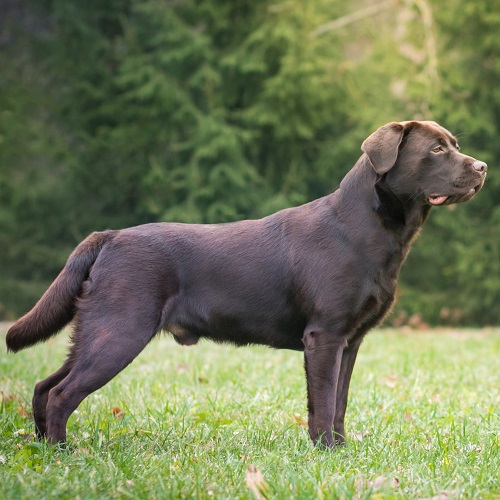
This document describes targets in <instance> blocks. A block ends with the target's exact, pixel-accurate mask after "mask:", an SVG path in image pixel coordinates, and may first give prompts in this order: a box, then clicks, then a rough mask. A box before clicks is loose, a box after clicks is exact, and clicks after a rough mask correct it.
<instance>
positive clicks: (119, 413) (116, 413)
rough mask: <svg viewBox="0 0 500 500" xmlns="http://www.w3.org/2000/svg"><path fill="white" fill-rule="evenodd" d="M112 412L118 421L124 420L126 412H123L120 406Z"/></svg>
mask: <svg viewBox="0 0 500 500" xmlns="http://www.w3.org/2000/svg"><path fill="white" fill-rule="evenodd" d="M111 412H112V413H113V415H114V416H115V417H116V418H117V419H118V420H121V419H122V418H123V415H124V411H123V410H121V409H120V408H118V406H115V407H114V408H113V409H112V410H111Z"/></svg>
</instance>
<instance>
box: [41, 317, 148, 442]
mask: <svg viewBox="0 0 500 500" xmlns="http://www.w3.org/2000/svg"><path fill="white" fill-rule="evenodd" d="M108 319H109V318H108ZM107 323H108V325H109V326H107V327H104V326H103V325H102V324H100V325H94V326H95V328H93V329H92V330H89V325H87V326H86V327H85V328H84V329H82V326H81V325H78V327H77V328H78V331H77V333H76V335H75V336H74V339H75V345H74V346H73V350H72V352H71V357H72V358H73V359H74V364H73V366H71V368H70V370H69V373H68V374H67V375H66V377H64V378H63V379H62V380H61V381H60V382H59V383H58V384H57V385H55V386H54V387H52V389H51V390H50V392H49V396H48V401H47V428H46V435H47V440H48V441H49V442H50V443H52V444H55V443H58V442H59V443H64V442H65V441H66V423H67V421H68V418H69V417H70V415H71V414H72V413H73V412H74V411H75V410H76V408H77V407H78V406H79V404H80V403H81V402H82V401H83V400H84V399H85V398H86V397H87V396H88V395H89V394H91V393H92V392H94V391H96V390H97V389H99V388H101V387H102V386H103V385H105V384H106V383H107V382H109V381H110V380H111V379H112V378H113V377H115V375H117V374H118V373H119V372H120V371H122V370H123V369H124V368H125V367H126V366H127V365H128V364H129V363H131V362H132V361H133V360H134V358H135V357H136V356H137V355H138V354H139V353H140V352H141V351H142V350H143V349H144V347H145V346H146V345H147V343H148V342H149V340H150V339H151V337H152V336H153V335H154V333H155V331H154V327H151V328H150V329H149V331H148V329H145V327H144V325H139V324H138V320H137V319H136V320H135V321H134V320H132V321H130V318H127V317H126V314H125V315H124V317H123V318H120V319H119V320H117V321H115V322H113V321H108V322H107ZM144 323H147V322H146V321H144ZM61 375H62V372H61Z"/></svg>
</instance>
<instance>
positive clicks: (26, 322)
mask: <svg viewBox="0 0 500 500" xmlns="http://www.w3.org/2000/svg"><path fill="white" fill-rule="evenodd" d="M113 233H114V231H103V232H100V233H92V234H91V235H90V236H88V237H87V238H86V239H85V240H83V241H82V242H81V243H80V244H79V245H78V246H77V247H76V248H75V250H73V253H72V254H71V255H70V256H69V258H68V261H67V262H66V265H65V266H64V268H63V270H62V271H61V272H60V273H59V276H57V278H56V279H55V280H54V282H53V283H52V284H51V285H50V287H49V288H48V290H47V291H46V292H45V293H44V294H43V296H42V298H41V299H40V300H39V301H38V302H37V303H36V305H35V307H33V309H31V311H29V312H28V313H26V314H25V315H24V316H23V317H22V318H20V319H18V320H17V321H16V322H15V323H14V324H13V325H12V326H11V327H10V328H9V331H8V332H7V338H6V342H7V349H8V350H9V351H12V352H17V351H20V350H21V349H24V348H25V347H29V346H31V345H34V344H37V343H38V342H43V341H45V340H47V339H48V338H50V337H52V336H53V335H55V334H56V333H57V332H59V331H60V330H61V329H62V328H63V327H64V326H66V325H67V324H68V323H69V322H70V321H71V320H72V318H73V316H74V314H75V310H76V308H75V301H76V298H77V296H78V294H79V293H80V290H81V287H82V283H83V282H84V281H85V280H86V279H87V278H88V275H89V272H90V269H91V268H92V266H93V264H94V262H95V261H96V259H97V256H98V255H99V253H100V251H101V249H102V247H103V245H104V244H105V243H106V242H107V241H109V240H110V239H111V237H112V234H113Z"/></svg>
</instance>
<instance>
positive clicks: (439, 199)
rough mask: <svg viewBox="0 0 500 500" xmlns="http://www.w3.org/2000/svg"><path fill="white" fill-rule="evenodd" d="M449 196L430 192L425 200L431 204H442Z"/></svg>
mask: <svg viewBox="0 0 500 500" xmlns="http://www.w3.org/2000/svg"><path fill="white" fill-rule="evenodd" d="M448 198H449V196H442V195H439V194H431V195H430V196H429V197H428V198H427V200H428V201H429V203H430V204H431V205H435V206H436V205H442V204H443V203H444V202H445V201H446V200H447V199H448Z"/></svg>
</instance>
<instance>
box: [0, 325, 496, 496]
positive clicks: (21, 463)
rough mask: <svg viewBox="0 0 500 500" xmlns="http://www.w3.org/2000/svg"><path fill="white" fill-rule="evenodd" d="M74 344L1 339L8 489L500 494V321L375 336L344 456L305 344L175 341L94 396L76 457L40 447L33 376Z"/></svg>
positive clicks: (361, 360)
mask: <svg viewBox="0 0 500 500" xmlns="http://www.w3.org/2000/svg"><path fill="white" fill-rule="evenodd" d="M5 332H6V328H5V327H4V328H2V329H1V332H0V340H1V341H2V342H3V341H4V338H5ZM66 343H67V336H66V335H64V334H63V335H61V336H60V337H58V338H57V340H55V341H50V342H48V343H46V344H44V345H40V346H37V347H34V348H31V349H29V350H27V351H23V352H21V353H19V354H16V355H13V354H6V352H5V349H4V348H2V351H1V352H2V354H1V355H0V391H1V395H0V433H1V435H2V439H1V441H0V477H1V481H0V498H7V499H10V498H13V499H14V498H16V499H17V498H48V497H51V498H52V497H57V498H72V499H73V498H95V497H99V498H116V497H118V498H127V497H131V498H193V497H195V498H196V497H200V498H210V497H214V498H228V499H229V498H231V499H233V498H249V499H251V498H255V497H256V496H260V497H261V498H304V499H310V498H346V499H348V498H376V499H379V498H399V497H402V498H410V499H413V498H431V497H436V498H446V497H448V498H480V499H483V498H486V499H488V498H495V499H499V498H500V417H499V413H500V330H499V329H489V330H482V331H473V330H466V331H447V330H433V331H428V332H425V333H401V332H398V331H394V330H382V331H376V332H373V333H371V334H370V335H369V336H368V337H367V339H366V341H365V343H364V344H363V346H362V347H361V351H360V354H359V357H358V361H357V365H356V368H355V370H354V376H353V381H352V385H351V398H350V404H349V407H348V413H347V417H346V427H347V432H348V433H349V446H347V447H346V448H343V449H339V450H336V451H333V452H330V451H326V452H325V451H322V450H319V449H314V448H313V447H312V445H311V443H310V441H309V437H308V434H307V428H306V427H305V425H304V424H305V420H307V412H306V391H305V378H304V373H303V366H302V363H303V362H302V355H301V354H300V353H295V352H289V351H274V350H271V349H266V348H261V347H248V348H240V349H236V348H233V347H230V346H220V345H215V344H212V343H209V342H201V343H200V344H198V345H197V346H195V347H191V348H186V347H180V346H177V345H176V344H175V343H174V342H173V341H172V340H170V339H169V338H161V339H158V340H155V341H153V342H152V344H151V345H149V346H148V348H147V349H146V350H145V351H144V352H143V353H142V354H141V356H140V357H139V358H138V359H137V360H136V361H135V362H134V363H133V364H132V365H131V366H129V367H128V368H127V369H126V370H125V371H124V372H123V373H122V374H120V375H119V376H118V377H117V378H116V379H115V380H113V381H112V382H111V383H110V384H108V385H107V386H106V387H104V388H103V389H101V390H100V391H98V392H97V393H95V394H93V395H92V396H90V397H89V398H88V399H87V400H86V401H84V402H83V403H82V405H81V406H80V408H79V409H78V410H77V412H76V413H75V414H74V415H73V416H72V417H71V418H70V421H69V425H68V436H69V440H70V445H71V451H68V450H59V449H57V448H55V447H51V446H48V445H46V444H45V443H37V442H35V441H33V440H32V439H31V438H30V436H29V435H30V434H31V433H32V432H33V424H32V422H31V419H30V417H29V412H30V400H31V394H32V390H33V386H34V384H35V382H36V381H38V380H40V379H42V378H45V377H46V376H47V375H49V374H50V373H52V372H53V371H55V370H56V369H57V368H58V367H59V366H60V364H61V363H62V360H63V358H64V355H65V352H66ZM438 495H441V497H437V496H438Z"/></svg>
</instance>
